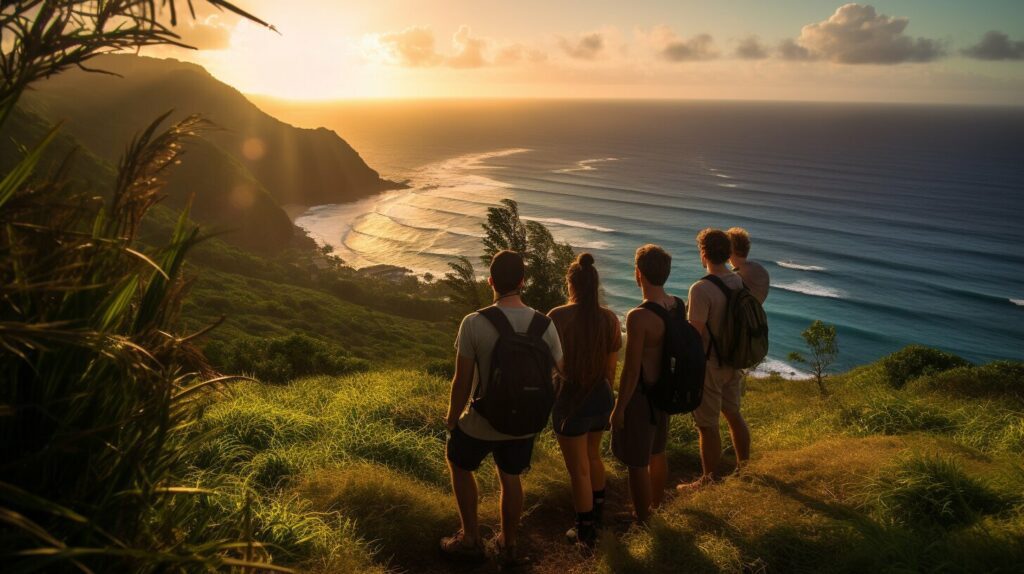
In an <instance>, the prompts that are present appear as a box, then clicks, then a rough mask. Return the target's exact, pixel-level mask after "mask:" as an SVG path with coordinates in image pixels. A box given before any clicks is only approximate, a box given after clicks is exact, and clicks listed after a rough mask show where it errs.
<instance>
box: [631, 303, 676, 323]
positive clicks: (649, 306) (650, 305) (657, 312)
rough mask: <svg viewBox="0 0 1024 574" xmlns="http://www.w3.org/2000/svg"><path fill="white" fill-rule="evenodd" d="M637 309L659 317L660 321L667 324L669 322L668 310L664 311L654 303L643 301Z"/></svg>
mask: <svg viewBox="0 0 1024 574" xmlns="http://www.w3.org/2000/svg"><path fill="white" fill-rule="evenodd" d="M638 308H639V309H647V310H648V311H650V312H652V313H654V314H655V315H657V316H658V317H660V318H661V320H662V321H665V322H668V320H669V314H668V310H666V309H665V308H664V307H662V306H661V305H658V304H657V303H655V302H654V301H644V302H643V303H641V304H640V307H638Z"/></svg>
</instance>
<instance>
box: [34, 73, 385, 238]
mask: <svg viewBox="0 0 1024 574" xmlns="http://www.w3.org/2000/svg"><path fill="white" fill-rule="evenodd" d="M92 66H93V67H95V68H100V69H103V70H107V71H110V72H113V73H116V74H119V76H120V77H118V76H111V75H105V74H94V73H86V72H84V71H80V70H71V71H68V72H66V73H63V74H60V75H59V76H55V77H53V78H51V79H49V80H47V81H45V82H41V83H39V84H38V85H37V86H35V87H34V88H35V89H34V90H33V91H32V92H30V93H29V94H27V95H26V97H25V98H24V99H23V101H22V104H21V105H22V107H24V108H25V109H27V110H29V111H31V112H32V113H35V114H38V115H40V116H41V117H43V118H45V119H46V120H48V121H49V122H51V123H52V122H56V121H64V122H65V123H64V130H63V131H64V132H65V133H66V134H67V135H69V136H72V137H74V138H75V139H76V140H77V141H79V142H81V144H82V145H83V146H84V147H86V148H88V149H89V150H90V151H91V152H93V153H95V154H96V156H97V157H99V158H101V159H103V160H105V161H106V162H108V163H111V164H112V163H114V162H116V161H117V160H118V158H119V157H120V155H121V154H122V152H123V151H124V147H125V145H126V144H127V142H128V141H130V140H131V138H132V137H133V136H134V135H135V134H136V133H138V131H139V130H140V129H141V127H142V126H145V125H148V124H149V123H150V122H151V121H152V120H153V119H154V118H156V117H158V116H159V115H161V114H163V113H164V112H167V111H168V110H174V112H173V113H172V115H171V117H170V119H171V120H172V121H173V120H176V119H179V118H182V117H185V116H187V115H189V114H196V113H198V114H202V115H203V116H204V117H205V118H207V119H209V120H210V121H212V122H213V123H214V124H215V125H216V126H217V129H214V130H212V131H210V132H209V133H208V134H206V136H205V139H206V141H207V143H205V144H202V145H198V146H192V148H191V149H190V150H189V153H188V158H189V159H188V161H187V162H185V163H183V165H182V169H180V170H178V171H177V172H176V174H175V175H174V177H173V178H172V179H171V181H170V184H169V186H168V188H167V193H168V196H169V200H170V205H172V206H175V207H180V206H182V205H184V204H185V201H186V200H187V199H188V198H189V197H191V196H192V195H193V194H194V195H195V196H196V204H195V211H194V214H193V215H194V217H195V218H196V219H197V220H198V221H201V222H203V223H208V224H212V225H214V226H218V227H223V228H229V229H232V230H234V233H232V234H231V235H230V236H228V238H229V241H232V242H235V243H238V244H240V245H243V246H246V247H249V248H256V249H261V250H273V249H280V248H282V247H286V246H287V245H289V243H290V241H291V239H292V235H293V234H292V230H291V226H290V224H289V223H288V220H287V216H286V214H285V212H284V211H283V210H282V209H281V208H280V206H282V205H287V204H301V205H317V204H324V203H338V202H344V201H352V200H354V199H359V198H362V197H366V196H368V195H372V194H373V193H377V192H379V191H382V190H386V189H394V188H396V187H400V184H396V183H394V182H390V181H387V180H383V179H381V178H380V176H379V174H378V173H377V172H376V171H374V170H373V169H371V168H370V167H369V166H367V165H366V163H365V162H363V160H362V158H360V157H359V154H358V153H357V152H356V151H355V150H353V149H352V148H351V147H350V146H349V145H348V144H347V143H346V142H345V141H344V140H342V139H341V138H340V137H338V135H337V134H335V133H334V132H332V131H330V130H326V129H323V128H321V129H315V130H312V129H300V128H296V127H293V126H290V125H288V124H285V123H283V122H281V121H278V120H276V119H274V118H273V117H271V116H269V115H267V114H265V113H263V112H262V111H260V110H259V109H258V108H257V107H256V106H255V105H253V104H252V103H250V102H249V101H248V100H247V99H246V98H245V96H243V95H242V94H241V93H239V92H238V91H237V90H235V89H234V88H232V87H230V86H228V85H226V84H223V83H221V82H219V81H218V80H216V79H215V78H214V77H213V76H211V75H210V74H209V73H208V72H206V70H204V69H203V68H201V67H199V66H197V65H194V64H187V63H184V62H179V61H177V60H160V59H154V58H145V57H139V56H133V55H107V56H103V57H99V58H96V59H95V60H94V61H93V64H92Z"/></svg>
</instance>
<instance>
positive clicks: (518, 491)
mask: <svg viewBox="0 0 1024 574" xmlns="http://www.w3.org/2000/svg"><path fill="white" fill-rule="evenodd" d="M498 479H499V480H500V481H501V538H500V540H501V542H502V544H503V545H504V546H506V547H507V548H512V547H514V546H515V545H516V539H517V534H518V529H519V518H520V517H521V516H522V514H523V483H522V481H520V480H519V475H518V474H505V473H504V472H502V471H501V469H498Z"/></svg>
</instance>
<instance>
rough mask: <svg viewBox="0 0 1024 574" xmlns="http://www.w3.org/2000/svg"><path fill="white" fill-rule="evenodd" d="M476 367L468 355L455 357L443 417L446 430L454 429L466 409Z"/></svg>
mask: <svg viewBox="0 0 1024 574" xmlns="http://www.w3.org/2000/svg"><path fill="white" fill-rule="evenodd" d="M475 369H476V361H475V360H474V359H472V358H470V357H464V356H462V355H458V356H457V357H456V358H455V376H453V377H452V389H451V394H450V396H449V399H448V415H447V416H446V417H445V427H447V428H448V430H455V425H456V424H458V422H459V417H460V416H462V411H464V410H466V404H467V403H469V393H470V392H472V390H473V372H474V370H475Z"/></svg>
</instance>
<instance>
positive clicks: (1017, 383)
mask: <svg viewBox="0 0 1024 574" xmlns="http://www.w3.org/2000/svg"><path fill="white" fill-rule="evenodd" d="M908 388H910V389H915V390H926V391H935V392H939V393H942V394H946V395H950V396H953V397H968V398H991V399H1009V400H1011V401H1013V402H1015V403H1017V404H1024V363H1021V362H1019V361H996V362H993V363H988V364H987V365H981V366H978V367H969V366H961V367H956V368H953V369H949V370H946V371H942V372H938V373H932V374H928V375H924V376H921V377H918V378H917V379H914V380H913V381H912V382H910V383H909V384H908Z"/></svg>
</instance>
